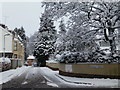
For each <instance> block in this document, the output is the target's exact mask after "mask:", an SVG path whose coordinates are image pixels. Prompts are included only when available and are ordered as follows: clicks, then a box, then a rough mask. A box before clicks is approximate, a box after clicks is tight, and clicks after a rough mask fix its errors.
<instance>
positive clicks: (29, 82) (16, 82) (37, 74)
mask: <svg viewBox="0 0 120 90" xmlns="http://www.w3.org/2000/svg"><path fill="white" fill-rule="evenodd" d="M70 87H75V86H71V85H69V84H64V83H63V82H62V81H61V80H59V79H58V78H56V77H55V76H53V77H52V75H50V74H49V75H46V74H44V72H43V71H42V70H41V68H40V67H30V68H28V69H27V70H25V71H23V72H22V73H21V74H18V75H17V76H15V77H14V78H12V79H11V80H10V81H8V82H6V83H3V84H2V89H3V90H4V89H5V90H6V88H7V89H8V90H12V89H14V88H70Z"/></svg>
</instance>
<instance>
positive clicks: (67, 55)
mask: <svg viewBox="0 0 120 90" xmlns="http://www.w3.org/2000/svg"><path fill="white" fill-rule="evenodd" d="M119 60H120V56H119V55H118V54H115V55H113V56H111V54H106V53H104V52H103V51H92V52H82V53H81V52H64V53H63V54H61V55H60V59H59V62H60V63H87V62H89V63H119Z"/></svg>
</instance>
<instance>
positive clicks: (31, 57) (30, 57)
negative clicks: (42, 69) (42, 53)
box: [27, 55, 35, 60]
mask: <svg viewBox="0 0 120 90" xmlns="http://www.w3.org/2000/svg"><path fill="white" fill-rule="evenodd" d="M27 59H33V60H34V59H35V57H34V56H33V55H29V57H28V58H27Z"/></svg>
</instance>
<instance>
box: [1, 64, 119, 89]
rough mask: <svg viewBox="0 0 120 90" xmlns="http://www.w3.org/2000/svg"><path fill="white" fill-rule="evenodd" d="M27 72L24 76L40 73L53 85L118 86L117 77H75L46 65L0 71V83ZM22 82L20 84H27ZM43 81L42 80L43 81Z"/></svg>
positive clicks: (28, 76) (32, 76)
mask: <svg viewBox="0 0 120 90" xmlns="http://www.w3.org/2000/svg"><path fill="white" fill-rule="evenodd" d="M27 70H29V72H28V73H27V75H26V77H25V78H27V79H28V78H33V79H34V74H38V75H39V74H41V75H42V76H43V77H44V78H46V79H47V85H50V86H53V87H64V86H68V87H76V88H77V87H88V88H89V87H93V88H94V87H95V88H96V87H99V88H100V87H102V88H103V87H107V88H118V83H119V80H118V79H109V78H108V79H104V78H102V79H98V78H76V77H68V76H62V75H59V71H53V70H51V69H49V68H47V67H26V66H23V67H21V68H17V69H12V70H8V71H4V72H0V84H3V83H5V82H7V81H9V80H11V79H12V78H14V77H16V76H18V77H19V76H21V75H22V74H23V73H24V72H27ZM27 83H28V82H23V83H22V84H27ZM43 83H44V82H43Z"/></svg>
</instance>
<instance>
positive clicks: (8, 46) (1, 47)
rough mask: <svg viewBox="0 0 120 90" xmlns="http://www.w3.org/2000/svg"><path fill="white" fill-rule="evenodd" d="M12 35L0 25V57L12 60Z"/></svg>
mask: <svg viewBox="0 0 120 90" xmlns="http://www.w3.org/2000/svg"><path fill="white" fill-rule="evenodd" d="M12 39H13V35H12V34H11V33H10V32H9V31H8V30H7V27H6V26H5V25H3V24H0V57H2V56H3V53H4V52H5V56H7V57H9V58H12V55H13V52H12V51H13V48H12Z"/></svg>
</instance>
